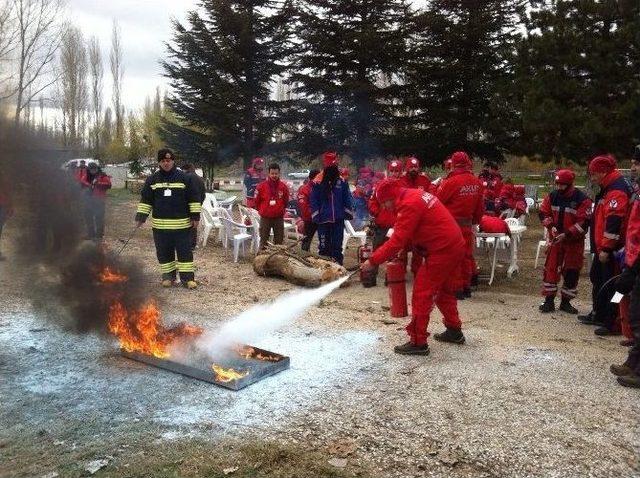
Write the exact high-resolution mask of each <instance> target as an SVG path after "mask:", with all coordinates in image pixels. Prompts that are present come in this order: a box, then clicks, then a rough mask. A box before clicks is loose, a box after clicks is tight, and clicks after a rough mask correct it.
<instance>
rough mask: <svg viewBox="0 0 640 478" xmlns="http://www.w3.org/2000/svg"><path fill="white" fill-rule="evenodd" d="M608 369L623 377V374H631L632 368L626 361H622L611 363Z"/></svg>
mask: <svg viewBox="0 0 640 478" xmlns="http://www.w3.org/2000/svg"><path fill="white" fill-rule="evenodd" d="M609 370H610V371H611V373H612V374H614V375H615V376H616V377H624V376H625V375H633V369H632V368H631V367H629V366H628V365H627V364H626V363H623V364H622V365H615V364H614V365H611V367H609Z"/></svg>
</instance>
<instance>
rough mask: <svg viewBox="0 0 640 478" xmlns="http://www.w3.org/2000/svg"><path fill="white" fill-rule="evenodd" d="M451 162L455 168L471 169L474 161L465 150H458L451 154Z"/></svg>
mask: <svg viewBox="0 0 640 478" xmlns="http://www.w3.org/2000/svg"><path fill="white" fill-rule="evenodd" d="M451 163H452V164H453V167H454V168H455V169H471V168H472V167H473V163H472V162H471V158H469V155H468V154H467V153H465V152H464V151H457V152H455V153H453V155H451Z"/></svg>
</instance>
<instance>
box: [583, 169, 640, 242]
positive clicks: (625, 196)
mask: <svg viewBox="0 0 640 478" xmlns="http://www.w3.org/2000/svg"><path fill="white" fill-rule="evenodd" d="M632 194H633V191H632V190H631V187H630V186H629V185H628V184H627V182H626V181H625V179H624V178H623V177H622V175H621V174H620V172H618V170H615V171H613V172H611V173H609V174H608V175H607V176H605V178H604V180H603V181H602V185H601V188H600V192H599V193H598V195H597V196H596V200H595V203H596V208H595V211H594V213H593V218H592V220H591V247H592V249H591V250H592V251H593V252H596V253H600V252H603V251H608V252H611V251H616V250H618V249H620V248H621V247H622V246H623V245H624V243H625V233H626V230H627V213H628V212H629V199H630V198H631V195H632Z"/></svg>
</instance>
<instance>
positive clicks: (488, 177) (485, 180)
mask: <svg viewBox="0 0 640 478" xmlns="http://www.w3.org/2000/svg"><path fill="white" fill-rule="evenodd" d="M478 179H480V181H481V182H482V187H483V188H484V207H485V211H486V213H487V215H489V216H495V215H499V214H497V213H496V211H495V208H496V199H498V196H499V195H500V191H502V175H501V174H500V173H499V172H498V166H496V165H495V164H494V163H485V164H484V167H483V169H482V171H481V172H480V174H479V176H478Z"/></svg>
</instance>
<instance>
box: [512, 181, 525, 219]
mask: <svg viewBox="0 0 640 478" xmlns="http://www.w3.org/2000/svg"><path fill="white" fill-rule="evenodd" d="M513 203H514V204H513V205H514V208H515V209H514V213H513V217H516V218H518V217H520V216H522V215H523V214H526V213H527V199H526V198H525V187H524V184H516V185H515V186H514V187H513Z"/></svg>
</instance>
